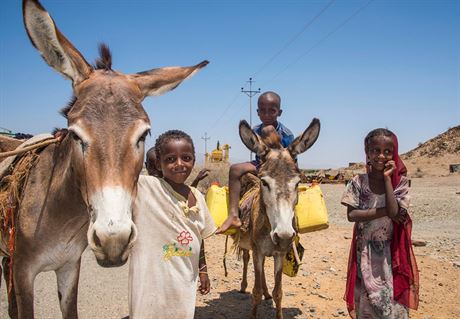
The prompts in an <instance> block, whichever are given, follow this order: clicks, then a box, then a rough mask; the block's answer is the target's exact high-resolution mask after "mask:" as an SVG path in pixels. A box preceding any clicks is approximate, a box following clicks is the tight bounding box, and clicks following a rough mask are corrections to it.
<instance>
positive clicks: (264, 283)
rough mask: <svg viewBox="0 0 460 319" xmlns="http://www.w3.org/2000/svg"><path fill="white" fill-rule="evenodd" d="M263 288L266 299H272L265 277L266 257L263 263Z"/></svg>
mask: <svg viewBox="0 0 460 319" xmlns="http://www.w3.org/2000/svg"><path fill="white" fill-rule="evenodd" d="M262 290H263V292H264V299H265V300H270V299H272V296H271V295H270V293H269V292H268V287H267V280H266V279H265V258H264V260H263V263H262Z"/></svg>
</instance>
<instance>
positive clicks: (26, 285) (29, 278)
mask: <svg viewBox="0 0 460 319" xmlns="http://www.w3.org/2000/svg"><path fill="white" fill-rule="evenodd" d="M31 263H32V261H30V260H20V259H19V258H15V260H14V263H13V287H14V292H15V295H16V302H17V310H18V318H27V319H33V318H34V281H35V277H36V276H37V274H36V272H35V271H34V270H33V269H31V267H30V264H31ZM28 267H29V268H28Z"/></svg>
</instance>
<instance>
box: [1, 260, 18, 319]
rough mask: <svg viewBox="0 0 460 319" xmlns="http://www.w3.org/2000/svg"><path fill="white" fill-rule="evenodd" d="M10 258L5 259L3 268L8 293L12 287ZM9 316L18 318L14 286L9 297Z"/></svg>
mask: <svg viewBox="0 0 460 319" xmlns="http://www.w3.org/2000/svg"><path fill="white" fill-rule="evenodd" d="M9 262H10V258H9V257H3V259H2V267H3V276H4V277H5V284H6V285H5V289H6V291H8V289H9V286H10V266H9ZM8 315H9V316H10V318H12V319H17V318H18V305H17V303H16V295H15V293H14V285H13V286H12V287H11V294H9V295H8Z"/></svg>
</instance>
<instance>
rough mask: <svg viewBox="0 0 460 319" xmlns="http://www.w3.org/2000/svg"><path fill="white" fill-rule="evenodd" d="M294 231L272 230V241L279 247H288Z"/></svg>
mask: <svg viewBox="0 0 460 319" xmlns="http://www.w3.org/2000/svg"><path fill="white" fill-rule="evenodd" d="M294 236H295V232H280V233H278V232H276V231H275V232H274V233H273V236H272V241H273V243H274V244H275V245H276V246H280V247H281V248H283V249H284V248H288V247H289V245H290V244H291V243H292V240H293V239H294Z"/></svg>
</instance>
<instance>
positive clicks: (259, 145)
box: [239, 120, 268, 157]
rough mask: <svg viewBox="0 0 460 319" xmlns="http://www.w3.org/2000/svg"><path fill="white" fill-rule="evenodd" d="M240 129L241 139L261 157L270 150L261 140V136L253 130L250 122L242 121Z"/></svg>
mask: <svg viewBox="0 0 460 319" xmlns="http://www.w3.org/2000/svg"><path fill="white" fill-rule="evenodd" d="M239 131H240V138H241V141H243V144H244V145H246V147H247V148H248V149H249V150H250V151H252V152H254V153H256V154H257V155H259V156H261V157H263V156H264V155H265V154H266V153H267V152H268V147H267V146H266V145H265V144H264V143H263V142H262V141H261V140H260V138H259V136H257V134H256V133H254V132H253V130H252V129H251V127H250V126H249V124H248V122H246V121H245V120H242V121H240V126H239Z"/></svg>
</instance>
